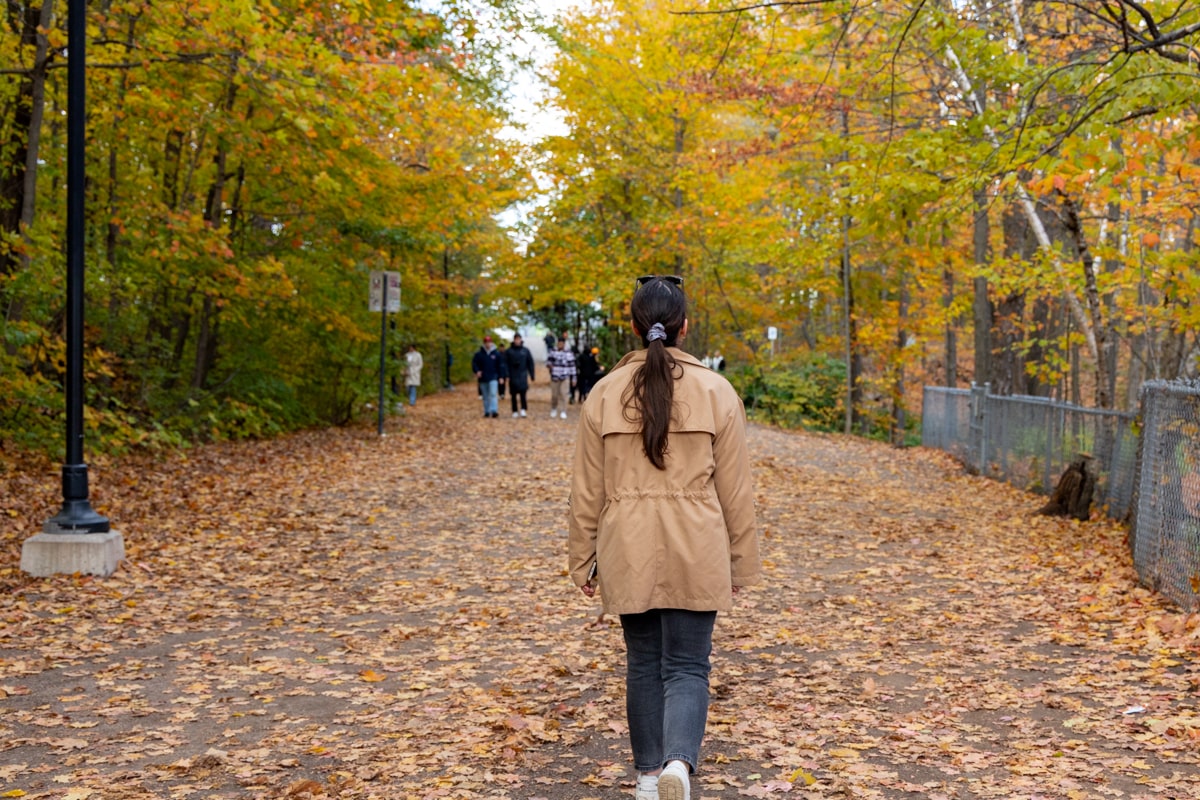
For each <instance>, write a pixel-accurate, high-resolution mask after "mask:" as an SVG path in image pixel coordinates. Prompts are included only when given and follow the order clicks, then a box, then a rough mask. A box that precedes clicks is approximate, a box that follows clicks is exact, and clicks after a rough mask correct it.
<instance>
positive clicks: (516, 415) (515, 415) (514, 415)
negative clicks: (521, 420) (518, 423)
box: [513, 411, 520, 419]
mask: <svg viewBox="0 0 1200 800" xmlns="http://www.w3.org/2000/svg"><path fill="white" fill-rule="evenodd" d="M519 416H520V414H518V413H517V412H515V411H514V412H513V419H516V418H517V417H519Z"/></svg>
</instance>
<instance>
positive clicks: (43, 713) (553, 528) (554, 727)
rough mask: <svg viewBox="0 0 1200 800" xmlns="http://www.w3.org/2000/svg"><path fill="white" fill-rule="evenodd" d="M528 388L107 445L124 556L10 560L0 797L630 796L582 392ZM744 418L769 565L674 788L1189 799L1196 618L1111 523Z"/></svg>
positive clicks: (913, 459)
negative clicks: (497, 409)
mask: <svg viewBox="0 0 1200 800" xmlns="http://www.w3.org/2000/svg"><path fill="white" fill-rule="evenodd" d="M531 403H532V406H533V408H532V409H531V416H530V417H529V418H527V419H511V418H510V417H509V416H508V415H507V409H508V406H507V401H502V404H501V409H502V414H503V416H502V417H501V418H500V419H484V418H482V416H481V407H480V405H479V403H478V400H477V398H476V397H475V396H474V393H473V392H471V391H468V390H465V389H463V388H460V389H459V390H458V391H455V392H452V393H444V394H440V395H437V396H435V397H430V398H424V399H423V400H422V401H420V402H419V404H418V406H417V407H416V408H415V409H413V410H412V411H411V412H409V413H408V414H406V415H405V416H403V417H396V418H393V419H392V420H390V421H389V424H388V435H387V436H386V437H385V438H383V439H379V438H377V437H376V436H375V435H374V430H373V426H372V427H371V428H369V429H368V428H366V427H364V428H361V429H355V430H350V431H326V432H319V433H313V434H305V435H301V436H295V437H289V438H288V439H285V440H281V441H276V442H271V443H251V444H240V445H225V446H219V447H211V448H204V449H202V450H198V451H195V452H193V453H190V454H188V456H187V459H186V461H185V460H183V459H180V458H177V457H175V458H171V459H167V460H164V461H155V460H152V459H137V460H134V459H131V460H127V461H125V462H122V463H120V464H117V465H112V466H109V467H107V468H106V469H105V470H102V471H100V473H99V474H97V475H95V476H94V477H93V486H94V487H95V488H94V490H93V491H94V493H95V494H97V495H98V496H99V499H98V501H97V504H98V505H100V504H102V507H103V510H104V511H105V512H106V513H107V514H108V515H109V516H110V517H111V519H112V520H113V521H114V523H115V526H116V527H117V528H119V529H120V530H121V531H122V533H123V535H124V537H125V541H126V548H127V551H128V553H129V561H128V562H127V563H126V564H125V565H123V567H122V569H121V570H120V571H118V573H117V574H116V575H114V576H112V577H110V578H107V579H88V578H78V577H70V576H62V577H58V578H54V579H50V580H33V579H29V578H27V577H25V576H22V575H21V574H20V573H19V572H17V571H16V570H15V568H13V567H15V562H11V563H9V564H6V565H5V566H6V567H9V568H8V569H4V570H0V587H2V588H3V589H4V594H3V598H2V599H0V796H13V797H15V796H24V797H28V798H35V797H36V798H64V799H65V798H71V799H72V800H82V799H83V798H91V799H92V800H97V799H102V800H109V799H111V800H117V798H120V799H121V800H131V799H135V798H282V797H299V798H303V797H341V798H380V799H384V798H386V799H387V800H395V799H396V798H439V797H446V798H483V797H503V798H521V799H522V800H526V799H530V800H532V799H533V798H546V800H582V799H583V798H615V797H624V796H632V788H631V787H632V783H631V774H632V773H631V770H630V767H629V763H628V756H627V744H626V740H625V729H624V723H623V699H622V697H623V693H622V691H621V680H622V678H621V675H622V664H623V658H622V646H621V641H620V631H619V628H618V627H617V626H616V625H615V624H614V623H613V621H612V620H608V619H598V618H597V613H598V607H597V605H596V604H595V603H592V602H590V601H587V600H586V599H585V598H583V597H582V596H581V595H580V594H579V593H578V592H577V591H576V590H575V589H574V588H573V587H572V586H571V585H570V584H569V582H568V580H567V578H566V577H565V572H564V569H563V567H564V545H565V541H564V540H565V525H564V509H565V503H566V494H567V487H568V481H569V461H570V455H571V451H572V447H573V441H574V433H575V417H576V410H575V409H574V408H572V409H571V419H570V420H568V421H563V420H560V419H553V420H552V419H550V418H549V414H548V409H549V405H548V392H547V390H546V387H545V384H535V388H534V391H533V392H531ZM751 448H752V460H753V462H754V468H755V479H756V483H757V501H758V505H759V510H760V523H761V526H762V531H763V540H762V542H763V548H762V552H763V557H764V560H765V562H766V578H767V580H766V582H765V584H764V585H763V586H762V587H759V588H757V589H755V590H753V591H751V592H747V593H745V594H743V595H742V596H741V598H740V599H739V601H738V603H737V607H736V609H735V611H734V612H733V613H732V614H729V615H724V616H722V618H721V619H720V620H719V621H718V630H717V642H716V652H715V653H714V682H713V704H712V710H711V714H710V724H709V735H708V738H707V740H706V745H705V749H704V752H703V754H702V757H703V758H704V764H703V769H702V771H701V773H700V774H699V775H698V776H697V780H696V782H695V784H694V787H693V797H694V798H697V800H704V799H706V798H707V799H709V800H716V798H727V799H729V800H732V798H738V797H775V796H782V795H792V796H805V797H814V798H820V797H829V798H833V797H845V798H930V799H931V800H934V799H936V798H1069V799H1070V800H1078V799H1079V798H1156V799H1159V798H1195V797H1200V770H1198V769H1197V766H1198V765H1200V757H1198V753H1200V711H1198V710H1197V705H1198V704H1197V696H1198V691H1197V690H1198V688H1200V686H1198V681H1200V670H1198V667H1197V665H1196V659H1195V656H1196V653H1197V648H1198V644H1200V631H1198V629H1197V626H1196V620H1195V619H1194V618H1185V617H1182V616H1180V615H1178V614H1177V613H1175V612H1174V611H1173V610H1172V609H1171V608H1169V607H1168V606H1166V605H1165V604H1164V603H1163V601H1161V600H1159V599H1158V598H1156V597H1155V596H1153V595H1151V594H1150V593H1149V592H1147V591H1145V590H1143V589H1141V588H1138V587H1137V585H1136V580H1135V576H1134V575H1133V572H1132V569H1131V567H1130V566H1129V559H1128V557H1127V555H1126V553H1125V549H1124V543H1123V536H1124V534H1123V532H1122V531H1121V530H1120V529H1119V528H1117V527H1116V526H1113V525H1111V524H1110V523H1107V522H1093V523H1088V524H1078V523H1067V522H1060V521H1055V520H1048V519H1046V518H1040V517H1035V516H1033V515H1032V512H1033V510H1035V509H1036V508H1037V507H1038V506H1039V501H1038V498H1035V497H1032V496H1030V495H1026V494H1023V493H1021V492H1017V491H1015V490H1013V489H1011V488H1009V487H1006V486H1003V485H1001V484H996V483H992V482H989V481H986V480H983V479H980V478H975V477H970V476H967V475H965V474H963V472H962V470H961V469H959V468H958V466H957V465H956V464H954V463H953V462H952V461H950V460H949V459H948V458H946V457H945V456H943V455H941V454H938V453H933V452H928V451H921V450H909V451H897V450H893V449H891V448H888V447H886V446H883V445H878V444H874V443H869V442H863V441H857V440H847V439H844V438H840V437H825V436H814V435H806V434H796V433H787V432H781V431H777V430H772V429H768V428H763V427H758V426H754V427H752V430H751ZM16 485H18V482H16V481H12V480H10V481H9V482H8V483H3V484H0V507H4V506H3V504H4V503H6V502H7V503H9V505H11V506H15V505H16V502H17V498H15V497H5V495H4V493H3V492H4V491H5V489H4V487H8V489H7V491H9V492H12V491H14V490H13V489H12V487H13V486H16ZM20 485H21V486H23V487H24V489H23V491H28V488H29V484H28V482H25V483H22V484H20ZM53 485H54V476H53V475H48V476H46V478H45V480H42V481H41V483H40V484H39V488H40V489H41V490H44V491H46V492H47V493H48V501H52V500H53V499H54V498H53ZM40 513H41V512H40V511H37V510H35V511H34V512H27V513H26V516H32V517H33V518H34V519H37V518H38V515H39V514H40ZM27 527H28V525H27ZM35 530H36V529H28V530H9V531H7V532H6V534H5V538H4V539H3V540H0V543H2V544H3V545H4V546H5V549H4V552H5V553H6V554H7V555H8V556H10V558H11V557H12V556H13V554H15V552H17V550H18V549H19V543H20V541H21V540H22V539H23V538H25V537H26V536H28V535H31V534H32V533H33V532H35ZM1137 709H1141V710H1137ZM6 792H7V793H10V794H5V793H6ZM12 792H24V795H17V794H11V793H12Z"/></svg>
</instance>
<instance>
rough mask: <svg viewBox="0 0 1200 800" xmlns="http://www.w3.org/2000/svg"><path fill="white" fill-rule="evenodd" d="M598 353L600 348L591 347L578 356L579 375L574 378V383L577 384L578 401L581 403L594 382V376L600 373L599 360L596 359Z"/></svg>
mask: <svg viewBox="0 0 1200 800" xmlns="http://www.w3.org/2000/svg"><path fill="white" fill-rule="evenodd" d="M599 353H600V348H599V347H593V348H592V349H591V350H585V351H584V352H583V354H582V355H581V356H579V362H578V369H579V377H578V378H577V379H576V383H577V384H578V386H579V402H581V403H582V402H583V401H584V400H586V399H587V396H588V392H590V391H591V390H592V386H593V384H595V383H596V378H597V376H598V375H599V374H600V370H601V367H600V362H599V361H597V360H596V356H597V355H598V354H599Z"/></svg>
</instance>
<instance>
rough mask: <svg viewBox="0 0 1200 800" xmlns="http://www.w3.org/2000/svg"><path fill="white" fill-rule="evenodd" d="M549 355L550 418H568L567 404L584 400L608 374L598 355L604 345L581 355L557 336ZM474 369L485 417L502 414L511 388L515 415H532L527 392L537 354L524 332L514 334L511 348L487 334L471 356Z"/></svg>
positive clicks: (550, 343) (547, 367) (550, 341)
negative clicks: (502, 402)
mask: <svg viewBox="0 0 1200 800" xmlns="http://www.w3.org/2000/svg"><path fill="white" fill-rule="evenodd" d="M547 339H548V340H549V341H548V342H547V344H548V352H547V354H546V370H547V371H548V372H549V373H550V417H551V418H556V417H558V418H562V419H566V418H567V405H568V404H570V403H574V402H575V401H576V399H578V401H579V402H580V403H582V402H583V401H584V399H586V398H587V395H588V392H589V391H591V388H592V386H593V385H595V383H596V381H597V380H599V379H600V377H601V376H602V375H603V374H604V366H603V365H602V364H600V362H599V360H598V359H597V358H596V357H597V356H598V355H599V354H600V348H598V347H593V348H591V349H589V350H585V351H584V352H583V353H581V354H578V355H577V354H576V352H575V351H574V350H573V349H571V348H569V347H567V339H566V337H565V336H560V337H559V338H558V339H557V340H556V339H555V338H554V337H553V335H549V336H547ZM471 371H472V372H474V373H475V380H476V381H478V382H479V396H480V398H481V399H482V400H483V416H485V417H498V416H500V398H501V397H503V396H504V394H505V391H506V390H507V392H508V394H509V395H510V396H511V397H512V415H513V416H514V417H525V416H528V415H529V401H528V399H527V393H528V391H529V384H530V382H532V381H533V380H535V377H534V374H535V372H534V361H533V353H531V352H530V351H529V348H528V347H526V346H525V340H524V339H522V338H521V334H519V333H518V334H516V335H515V336H513V339H512V345H511V346H510V347H508V348H507V349H505V348H503V347H501V346H497V345H496V343H495V342H494V341H493V340H492V337H491V336H484V337H483V345H482V346H481V347H480V348H479V349H478V350H477V351H475V355H474V356H472V358H471Z"/></svg>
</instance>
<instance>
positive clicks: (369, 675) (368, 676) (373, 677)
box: [358, 669, 387, 683]
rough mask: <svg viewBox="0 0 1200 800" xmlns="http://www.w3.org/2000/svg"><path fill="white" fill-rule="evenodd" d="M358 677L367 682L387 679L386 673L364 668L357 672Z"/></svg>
mask: <svg viewBox="0 0 1200 800" xmlns="http://www.w3.org/2000/svg"><path fill="white" fill-rule="evenodd" d="M358 677H360V678H362V679H363V680H364V681H367V682H369V683H379V682H380V681H383V680H387V675H381V674H380V673H378V672H376V671H375V670H373V669H364V670H363V671H362V672H360V673H358Z"/></svg>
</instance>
